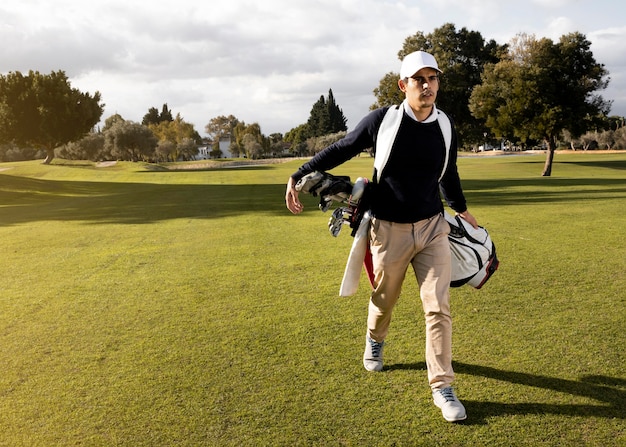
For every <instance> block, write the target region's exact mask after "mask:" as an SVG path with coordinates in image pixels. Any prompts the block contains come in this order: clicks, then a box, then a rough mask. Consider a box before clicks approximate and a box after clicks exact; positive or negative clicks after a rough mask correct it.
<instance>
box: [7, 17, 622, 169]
mask: <svg viewBox="0 0 626 447" xmlns="http://www.w3.org/2000/svg"><path fill="white" fill-rule="evenodd" d="M416 50H424V51H428V52H430V53H432V54H434V55H435V57H436V58H437V60H438V62H439V65H440V68H441V69H442V70H443V72H444V74H443V75H442V76H441V87H440V93H439V96H438V102H437V104H438V107H439V108H441V109H442V110H444V111H445V112H446V113H447V114H448V115H450V116H451V117H452V118H453V119H454V121H455V124H456V127H457V131H458V136H459V142H460V146H461V148H462V149H466V150H471V149H472V148H475V147H476V146H477V145H480V144H484V143H485V142H487V141H505V140H506V141H508V142H510V143H511V144H512V145H515V146H517V147H522V148H524V147H532V146H534V145H539V144H544V145H545V146H546V148H547V149H548V150H547V151H546V153H547V157H546V164H545V166H544V171H543V175H550V173H551V168H552V160H553V156H554V151H555V149H556V148H557V147H558V146H571V147H581V148H584V149H591V148H593V147H594V146H595V147H602V146H607V147H612V148H626V142H625V141H624V135H623V134H624V132H626V131H624V130H623V128H624V119H623V118H622V117H612V116H609V112H610V108H611V101H607V100H605V99H604V98H602V96H601V95H600V94H599V92H601V91H602V90H603V89H605V88H606V87H607V86H608V83H609V80H610V78H609V73H608V72H607V70H606V69H605V67H604V65H603V64H600V63H598V62H597V61H596V60H595V59H594V57H593V54H592V52H591V50H590V42H589V41H588V40H587V39H586V37H585V36H584V35H582V34H580V33H570V34H567V35H564V36H562V37H561V38H560V39H559V40H558V41H557V42H554V41H552V40H551V39H548V38H542V39H537V38H535V37H534V36H528V35H525V34H520V35H518V36H516V37H515V38H514V39H513V40H512V41H511V42H510V43H507V44H504V45H501V44H498V43H497V42H495V41H494V40H490V41H485V39H484V38H483V37H482V35H481V34H480V33H479V32H477V31H470V30H468V29H466V28H462V29H460V30H457V29H456V27H455V26H454V25H453V24H450V23H447V24H445V25H443V26H442V27H440V28H437V29H435V30H434V31H433V32H432V33H429V34H424V33H423V32H421V31H419V32H417V33H416V34H414V35H412V36H409V37H407V38H406V39H405V41H404V43H403V45H402V48H401V50H400V51H399V52H398V58H399V59H402V58H403V57H404V56H405V55H406V54H409V53H411V52H413V51H416ZM398 77H399V75H398V74H397V73H396V72H389V73H387V74H385V75H384V76H383V77H382V79H381V80H380V82H379V85H378V87H376V88H374V89H373V93H374V97H375V103H374V104H372V106H371V108H372V109H373V108H376V107H382V106H388V105H392V104H398V103H400V102H401V101H402V100H403V97H402V93H401V92H400V90H399V89H398V86H397V81H398ZM100 99H101V98H100V94H99V93H98V92H96V93H95V94H94V95H90V94H88V93H82V92H79V91H78V90H76V89H72V88H71V86H70V85H69V82H68V80H67V77H66V76H65V73H64V72H62V71H59V72H53V73H51V74H50V75H41V74H39V73H37V72H32V71H31V72H30V73H29V74H28V75H27V76H23V75H22V74H21V73H19V72H16V73H9V74H8V75H6V76H0V145H2V146H0V149H2V148H4V149H5V150H4V153H5V155H6V154H8V153H9V152H10V150H15V149H16V148H18V147H19V148H24V147H30V148H32V150H35V149H43V150H44V151H45V153H46V157H47V158H46V161H48V162H49V161H50V160H51V159H52V158H53V157H54V155H55V150H56V151H57V152H58V153H59V155H60V156H63V157H72V158H73V157H84V158H88V159H93V158H94V157H99V158H107V157H111V158H117V159H129V160H147V161H174V160H180V159H186V158H189V157H193V156H194V155H195V152H194V150H197V147H198V146H199V145H201V144H210V145H211V151H210V155H211V156H212V157H219V156H222V155H223V154H222V153H221V151H220V144H219V142H220V141H227V142H228V143H229V145H230V152H231V153H232V155H233V156H235V157H240V156H245V157H248V158H261V157H276V156H286V155H311V154H313V153H315V152H317V151H319V150H321V149H322V148H323V147H325V146H326V145H328V144H330V143H332V142H334V141H336V140H337V139H339V138H341V137H342V136H344V135H345V133H346V131H347V126H346V118H345V116H344V115H343V112H342V110H341V108H340V107H339V106H338V105H337V103H336V101H335V98H334V95H333V92H332V89H330V90H329V92H328V96H326V97H324V96H321V97H320V98H319V100H318V101H317V102H315V103H314V104H313V106H312V108H311V112H310V116H309V119H308V120H307V122H306V123H303V124H301V125H298V126H296V127H294V128H293V129H291V130H289V131H287V132H286V133H285V135H284V136H283V135H282V134H280V133H275V134H272V135H270V136H265V135H263V133H262V132H261V127H260V125H259V124H258V123H252V124H246V123H245V122H243V121H241V120H239V119H237V118H236V117H234V116H233V115H228V116H218V117H215V118H212V119H211V120H210V121H209V123H208V124H207V125H206V127H205V131H206V133H207V135H208V137H207V138H204V139H203V138H200V136H199V135H198V133H197V132H196V131H195V129H193V125H191V124H189V123H186V122H185V121H184V120H183V119H182V118H181V117H180V114H178V115H176V117H173V116H172V114H171V111H169V109H168V108H167V106H166V105H164V107H163V109H162V110H161V112H159V110H158V109H156V108H154V107H152V108H150V109H149V110H148V113H147V114H146V115H145V116H144V119H143V121H142V122H141V123H136V122H133V121H126V120H124V119H123V118H122V117H120V116H119V115H114V116H112V117H109V118H107V120H106V121H105V125H104V128H103V129H94V127H93V126H95V124H96V123H98V122H99V120H100V117H101V115H102V110H103V108H104V105H103V104H101V102H100ZM590 139H593V141H590ZM7 148H9V150H7ZM1 155H2V151H0V156H1Z"/></svg>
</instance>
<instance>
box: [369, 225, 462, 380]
mask: <svg viewBox="0 0 626 447" xmlns="http://www.w3.org/2000/svg"><path fill="white" fill-rule="evenodd" d="M449 231H450V227H449V225H448V223H447V222H446V220H445V219H444V217H443V215H441V214H438V215H436V216H434V217H432V218H430V219H425V220H421V221H419V222H415V223H411V224H398V223H394V222H388V221H384V220H380V219H373V220H372V225H371V229H370V242H371V250H372V261H373V265H374V275H375V278H374V286H375V287H374V291H373V292H372V296H371V299H370V304H369V312H368V318H367V328H368V335H369V337H370V338H371V339H372V340H374V341H378V342H381V341H383V340H384V339H385V337H386V336H387V333H388V331H389V324H390V322H391V313H392V310H393V307H394V305H395V304H396V302H397V301H398V298H399V296H400V291H401V289H402V283H403V281H404V278H405V276H406V272H407V269H408V266H409V264H411V265H412V266H413V271H414V272H415V277H416V278H417V283H418V285H419V290H420V297H421V299H422V306H423V309H424V317H425V322H426V366H427V368H428V382H429V384H430V386H431V388H432V389H438V388H444V387H447V386H450V384H451V383H452V380H453V379H454V372H453V370H452V318H451V316H450V290H449V287H450V245H449V242H448V238H447V235H448V233H449Z"/></svg>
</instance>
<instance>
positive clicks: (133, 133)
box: [104, 121, 158, 161]
mask: <svg viewBox="0 0 626 447" xmlns="http://www.w3.org/2000/svg"><path fill="white" fill-rule="evenodd" d="M157 142H158V140H157V138H156V137H155V136H154V133H152V131H151V130H150V129H149V128H148V127H147V126H144V125H143V124H139V123H134V122H132V121H118V122H117V123H115V124H114V125H113V126H112V127H111V128H110V129H109V130H108V131H107V132H105V133H104V149H105V150H106V151H109V152H110V153H111V154H112V155H113V156H114V157H117V158H118V159H120V160H130V161H140V160H144V161H148V160H151V159H153V158H154V156H155V149H156V146H157Z"/></svg>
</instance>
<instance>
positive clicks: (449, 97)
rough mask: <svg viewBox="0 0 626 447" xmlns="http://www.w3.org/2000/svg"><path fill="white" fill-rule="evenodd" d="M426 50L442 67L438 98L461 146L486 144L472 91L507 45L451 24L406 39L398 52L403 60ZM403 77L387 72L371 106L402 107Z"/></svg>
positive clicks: (375, 91) (438, 104)
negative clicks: (471, 103)
mask: <svg viewBox="0 0 626 447" xmlns="http://www.w3.org/2000/svg"><path fill="white" fill-rule="evenodd" d="M419 50H422V51H426V52H429V53H431V54H433V55H434V56H435V59H437V63H438V65H439V68H440V69H441V70H442V71H443V74H442V75H441V76H440V79H441V81H440V82H441V86H440V90H439V94H438V96H437V107H440V108H441V109H442V110H443V111H445V112H446V113H447V114H448V115H450V116H451V117H452V118H453V119H454V121H455V125H456V130H457V133H458V136H459V141H460V142H461V144H469V143H476V142H479V141H482V139H483V132H484V125H483V123H482V122H481V121H480V120H478V119H477V118H475V117H474V116H472V114H471V113H470V111H469V107H468V103H469V98H470V95H471V93H472V88H473V87H474V86H475V85H477V84H480V75H481V73H482V71H483V67H484V66H485V65H486V64H488V63H495V62H497V61H499V57H500V54H502V53H504V52H505V51H506V45H505V46H502V45H498V44H497V43H496V42H495V41H494V40H490V41H489V42H486V43H485V40H484V38H483V37H482V35H481V34H480V33H479V32H478V31H469V30H468V29H467V28H461V29H460V30H458V31H457V30H456V27H455V26H454V25H453V24H451V23H446V24H445V25H443V26H442V27H440V28H437V29H435V30H434V31H433V32H432V33H431V34H426V35H425V34H424V33H423V32H421V31H420V32H417V33H416V34H414V35H413V36H409V37H407V38H406V39H405V41H404V44H403V46H402V49H401V50H400V51H399V52H398V58H399V59H400V60H402V59H404V57H405V56H406V55H407V54H409V53H412V52H414V51H419ZM398 78H399V74H398V73H394V72H390V73H387V74H386V75H385V76H384V77H383V79H382V80H381V81H380V84H379V87H378V88H377V89H375V90H374V95H375V96H376V99H377V102H376V103H375V104H374V105H373V106H372V107H371V108H372V109H374V108H376V107H383V106H389V105H393V104H399V103H401V102H402V101H403V100H404V95H403V94H402V92H401V91H400V90H399V88H398Z"/></svg>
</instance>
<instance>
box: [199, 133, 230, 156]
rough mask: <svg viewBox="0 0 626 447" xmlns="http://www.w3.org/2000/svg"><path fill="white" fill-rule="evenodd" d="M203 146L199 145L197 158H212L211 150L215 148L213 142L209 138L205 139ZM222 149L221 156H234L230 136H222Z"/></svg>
mask: <svg viewBox="0 0 626 447" xmlns="http://www.w3.org/2000/svg"><path fill="white" fill-rule="evenodd" d="M203 143H204V144H203V145H202V146H198V155H196V157H195V159H196V160H210V159H211V158H214V157H211V151H212V150H213V142H212V141H209V140H205V141H203ZM220 151H222V155H221V157H220V158H233V154H231V152H230V137H222V138H220Z"/></svg>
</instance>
